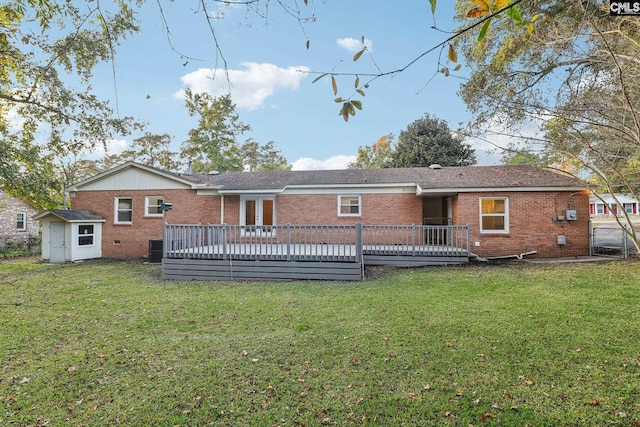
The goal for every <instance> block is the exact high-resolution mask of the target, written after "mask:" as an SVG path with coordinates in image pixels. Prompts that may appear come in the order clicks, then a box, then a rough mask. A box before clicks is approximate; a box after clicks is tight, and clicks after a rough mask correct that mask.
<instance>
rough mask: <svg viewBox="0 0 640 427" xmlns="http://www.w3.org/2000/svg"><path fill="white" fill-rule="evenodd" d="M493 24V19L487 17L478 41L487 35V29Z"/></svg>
mask: <svg viewBox="0 0 640 427" xmlns="http://www.w3.org/2000/svg"><path fill="white" fill-rule="evenodd" d="M490 25H491V19H487V20H486V21H485V22H484V25H483V26H482V28H481V29H480V34H478V42H481V41H482V40H483V39H484V37H485V36H486V35H487V31H488V30H489V26H490Z"/></svg>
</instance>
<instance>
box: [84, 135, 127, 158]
mask: <svg viewBox="0 0 640 427" xmlns="http://www.w3.org/2000/svg"><path fill="white" fill-rule="evenodd" d="M129 148H131V147H130V146H129V143H128V142H127V141H125V140H124V139H111V140H109V141H107V144H106V147H105V146H104V145H102V144H96V146H95V147H94V148H93V149H92V150H91V152H90V153H89V155H90V157H92V158H98V159H100V158H102V157H104V156H106V155H111V154H121V153H122V152H123V151H125V150H128V149H129Z"/></svg>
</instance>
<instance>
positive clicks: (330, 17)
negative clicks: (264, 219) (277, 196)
mask: <svg viewBox="0 0 640 427" xmlns="http://www.w3.org/2000/svg"><path fill="white" fill-rule="evenodd" d="M271 3H272V5H271V9H270V12H269V16H268V17H267V18H266V19H265V20H262V19H260V18H257V17H256V15H255V14H247V13H246V11H245V9H244V8H240V7H222V6H218V7H219V8H220V9H218V10H216V9H214V7H215V6H214V5H215V4H217V3H215V2H210V3H209V4H210V5H211V8H212V9H211V10H210V14H216V15H220V14H224V16H223V17H222V18H221V19H216V20H215V23H214V25H215V32H216V37H217V39H218V42H219V44H220V47H221V49H222V54H223V55H224V58H225V59H226V63H227V69H228V75H229V80H230V82H228V81H227V79H226V78H225V73H224V70H223V62H222V61H221V58H220V56H216V53H215V46H214V42H213V39H212V35H211V32H210V30H209V28H208V26H207V24H206V21H205V20H204V18H203V16H202V15H201V14H200V13H199V11H198V10H197V7H198V4H199V2H198V1H195V0H180V1H175V2H163V3H162V4H163V8H164V13H165V17H166V19H167V23H168V25H169V31H170V32H171V36H172V38H171V42H172V45H173V46H174V47H175V49H176V50H177V51H178V52H180V53H176V51H173V50H172V49H171V46H170V44H169V42H168V39H167V33H166V29H165V28H164V27H163V22H162V19H161V16H160V12H159V10H158V6H157V4H156V2H153V1H152V2H148V3H147V4H146V5H145V6H144V9H143V10H142V13H141V15H140V25H141V31H140V33H138V34H135V35H133V36H131V37H129V38H128V39H127V40H125V41H124V42H123V43H122V45H121V46H120V47H119V48H118V50H117V57H116V61H115V81H114V75H113V71H112V66H111V64H103V65H101V66H100V68H99V69H98V70H97V73H96V79H95V81H94V85H95V86H94V89H95V90H96V91H97V92H98V93H99V94H100V96H102V97H104V98H107V99H110V100H111V102H112V103H114V105H115V102H116V97H117V105H118V113H119V115H120V116H128V115H132V116H135V117H137V118H139V119H141V120H143V121H146V122H148V128H147V131H149V132H151V133H158V134H163V133H167V134H169V135H172V136H173V137H174V142H173V145H174V148H175V149H176V150H177V149H178V147H179V145H180V143H181V142H182V141H184V140H185V139H187V133H188V131H189V129H191V128H193V127H194V126H196V123H197V118H194V117H189V115H188V114H187V110H186V108H185V106H184V100H183V98H182V96H181V94H182V93H183V91H184V90H185V89H186V88H192V89H193V90H195V91H207V92H209V93H211V94H212V95H220V94H222V93H226V92H227V91H228V90H229V88H230V90H231V96H232V99H233V101H234V102H235V103H236V105H237V111H238V113H239V115H240V119H241V120H242V121H243V122H244V123H246V124H248V125H250V126H251V127H252V131H251V132H249V133H247V134H245V135H244V136H243V138H253V139H255V140H256V141H258V142H260V143H262V144H264V143H266V142H268V141H275V142H276V145H277V147H278V149H279V150H280V151H281V152H282V154H283V155H284V156H285V157H286V158H287V159H288V160H289V162H290V163H291V164H293V166H294V169H336V168H344V167H346V164H347V163H348V162H349V161H351V160H353V159H354V158H355V155H356V154H357V148H358V147H359V146H364V145H372V144H373V143H375V142H376V141H377V140H378V138H380V137H382V136H384V135H387V134H389V133H392V134H394V135H395V136H396V137H397V135H398V134H399V133H400V131H402V130H404V129H405V128H406V127H407V125H409V124H410V123H411V122H413V121H414V120H416V119H419V118H420V117H422V116H423V115H424V114H425V113H429V114H431V115H433V116H435V117H437V118H440V119H444V120H446V121H447V122H448V123H449V126H450V128H451V129H456V128H458V127H459V126H460V124H462V123H464V122H465V121H466V120H468V118H469V114H468V112H467V111H466V107H465V105H464V103H463V102H462V100H461V99H460V98H459V96H458V94H457V91H458V89H459V84H460V82H461V81H462V80H461V78H460V77H463V76H464V66H463V68H462V70H461V71H460V73H459V74H460V77H458V76H449V77H445V76H444V75H443V74H441V73H438V72H437V71H438V56H439V55H440V56H441V60H442V61H446V51H445V52H443V53H442V54H441V53H440V52H439V51H438V50H436V51H435V52H433V53H432V54H429V55H427V56H425V57H424V58H422V59H421V60H420V61H418V62H417V63H416V64H414V65H413V66H412V67H410V68H409V69H408V70H406V71H404V72H402V73H399V74H397V75H395V76H393V77H388V78H381V79H378V80H376V81H374V82H372V84H371V85H370V87H369V88H368V89H367V92H366V96H365V97H364V98H363V111H357V114H356V116H355V117H352V118H351V119H350V120H349V122H348V123H345V122H344V121H343V120H342V118H341V117H340V116H339V115H338V111H339V105H338V104H336V103H334V102H333V99H334V95H333V92H332V90H331V84H330V79H327V78H325V79H322V80H320V81H318V82H316V83H312V81H313V80H314V79H315V77H317V74H313V73H305V72H302V71H304V70H306V71H311V72H329V71H335V72H337V73H341V72H342V73H349V72H358V73H367V72H369V73H370V72H375V71H376V67H375V65H377V67H379V68H380V69H381V70H382V71H385V72H386V71H391V70H395V69H398V68H401V67H403V66H405V65H406V64H407V63H409V62H410V61H412V60H413V59H414V58H416V57H417V56H419V55H420V54H421V53H423V52H424V51H426V50H428V49H430V48H432V47H433V46H435V45H437V44H438V43H440V42H442V41H443V40H445V39H446V38H447V37H448V36H449V34H448V33H445V32H441V31H437V30H434V29H433V28H432V26H433V25H434V19H433V16H432V14H431V11H430V7H429V2H428V1H426V0H403V1H402V2H391V1H383V0H349V1H345V0H340V1H339V0H329V1H327V2H326V3H325V2H323V1H317V0H316V1H313V0H310V1H309V7H305V6H304V5H303V4H302V1H298V3H300V5H301V6H300V7H301V9H302V10H303V11H306V10H308V11H309V12H311V13H314V14H315V16H316V18H317V19H316V22H312V23H309V24H307V25H305V27H304V32H303V31H302V30H301V29H300V27H299V25H298V23H297V21H296V20H295V19H293V18H292V17H291V16H288V15H286V14H284V13H283V12H282V10H281V9H280V8H279V6H278V5H277V2H275V1H272V2H271ZM453 3H454V2H453V1H440V2H438V10H437V11H436V22H437V26H438V28H440V29H442V30H445V31H451V30H453V29H454V28H455V23H454V22H453V20H452V17H453V15H454V7H453ZM363 36H364V37H365V39H366V41H367V44H368V46H370V51H371V57H369V56H368V55H366V54H365V55H363V56H362V57H361V59H360V60H359V61H358V62H357V63H354V62H353V61H352V58H353V55H354V53H355V51H356V50H354V49H358V48H359V45H360V40H361V38H362V37H363ZM307 37H308V39H309V40H310V48H309V49H307V48H306V40H307ZM354 46H355V47H354ZM181 55H182V56H181ZM372 59H373V60H374V61H375V64H374V63H373V61H372ZM365 80H366V78H365V77H361V81H363V82H364V81H365ZM338 87H339V89H340V93H339V95H341V96H343V97H348V96H350V95H351V94H352V93H353V89H352V88H353V77H344V78H338ZM131 139H132V138H128V139H123V140H120V141H116V142H114V144H112V146H111V149H112V150H113V151H116V152H117V151H119V150H122V149H124V148H126V145H127V144H128V143H130V142H131ZM469 142H471V143H472V145H473V147H474V148H475V149H476V154H477V157H478V164H481V165H487V164H495V163H496V162H498V161H499V156H497V155H495V154H491V153H490V152H489V151H488V150H490V149H492V148H493V147H492V146H490V145H488V144H485V143H483V142H480V141H469Z"/></svg>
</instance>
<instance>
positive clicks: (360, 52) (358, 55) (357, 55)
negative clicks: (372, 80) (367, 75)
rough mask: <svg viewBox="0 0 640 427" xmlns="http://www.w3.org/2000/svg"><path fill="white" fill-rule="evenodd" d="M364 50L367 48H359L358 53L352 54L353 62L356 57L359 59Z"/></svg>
mask: <svg viewBox="0 0 640 427" xmlns="http://www.w3.org/2000/svg"><path fill="white" fill-rule="evenodd" d="M365 50H367V48H366V47H363V48H362V50H360V51H359V52H358V53H356V54H355V55H353V62H356V61H357V60H358V59H360V57H361V56H362V54H363V53H364V51H365Z"/></svg>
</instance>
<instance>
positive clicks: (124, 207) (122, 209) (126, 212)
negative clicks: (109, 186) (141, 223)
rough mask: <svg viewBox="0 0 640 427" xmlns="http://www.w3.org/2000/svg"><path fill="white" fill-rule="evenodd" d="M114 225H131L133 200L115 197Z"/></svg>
mask: <svg viewBox="0 0 640 427" xmlns="http://www.w3.org/2000/svg"><path fill="white" fill-rule="evenodd" d="M115 209H116V212H115V215H114V218H115V223H116V224H131V222H132V221H133V199H132V198H131V197H116V207H115Z"/></svg>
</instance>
